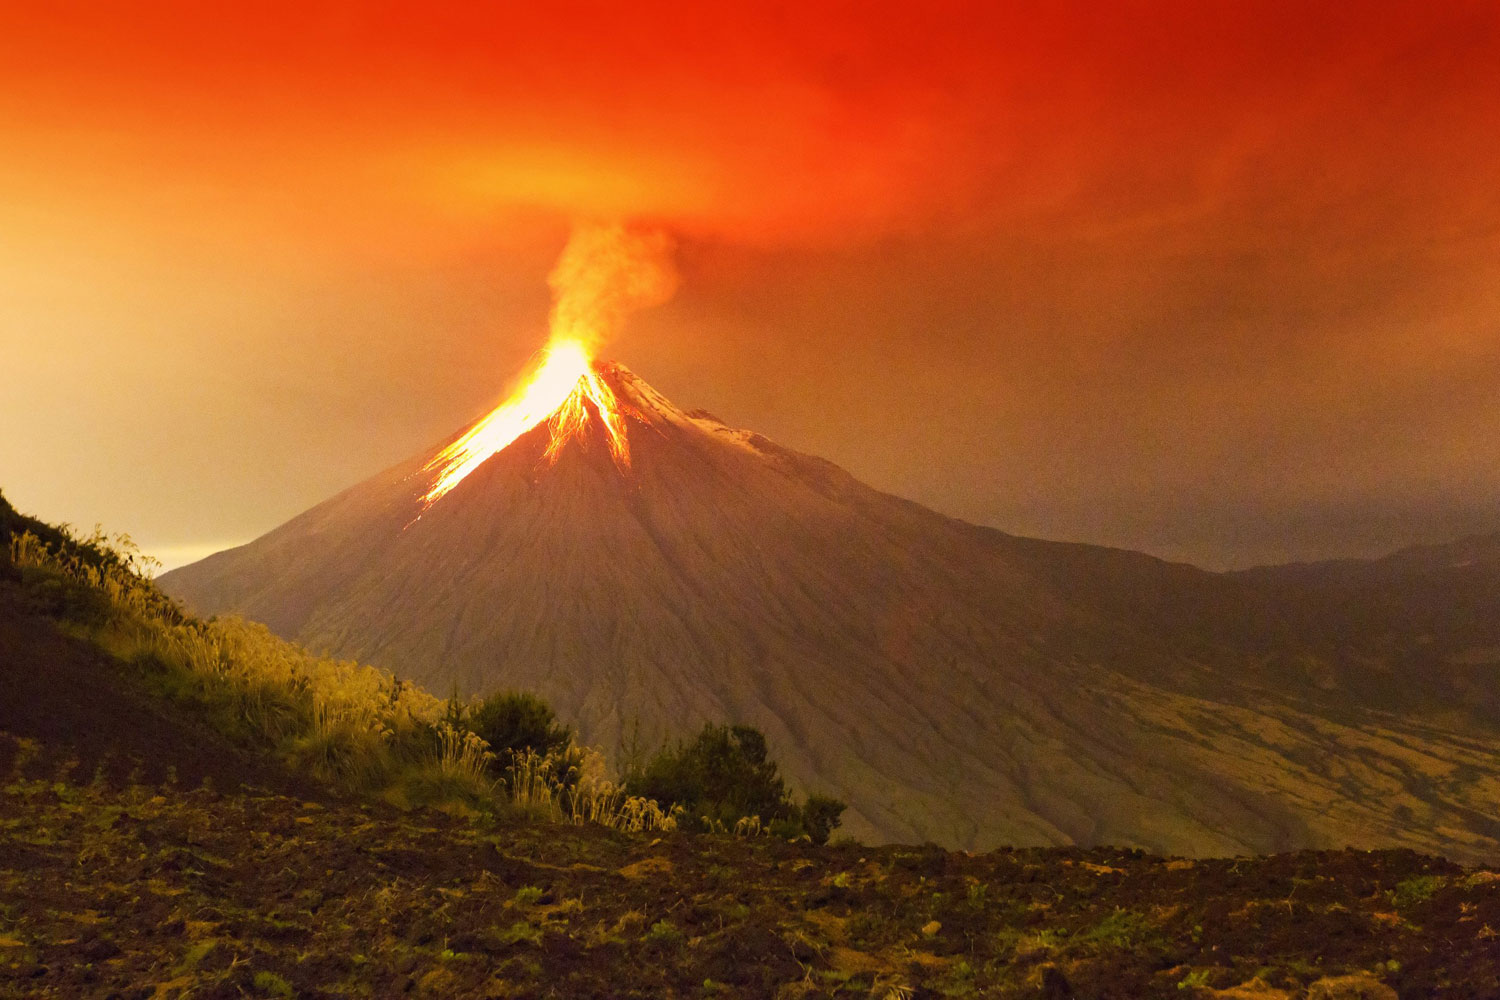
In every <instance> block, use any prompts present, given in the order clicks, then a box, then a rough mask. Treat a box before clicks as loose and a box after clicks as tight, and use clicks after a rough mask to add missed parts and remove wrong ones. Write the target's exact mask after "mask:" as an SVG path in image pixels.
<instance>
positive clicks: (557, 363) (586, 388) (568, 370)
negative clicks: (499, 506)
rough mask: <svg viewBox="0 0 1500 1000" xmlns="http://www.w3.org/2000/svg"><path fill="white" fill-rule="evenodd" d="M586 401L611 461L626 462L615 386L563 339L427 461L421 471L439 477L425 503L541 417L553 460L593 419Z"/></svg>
mask: <svg viewBox="0 0 1500 1000" xmlns="http://www.w3.org/2000/svg"><path fill="white" fill-rule="evenodd" d="M589 404H592V405H593V410H594V413H595V414H597V415H598V417H599V420H600V421H601V422H602V423H603V425H604V431H605V434H606V436H607V437H608V439H609V451H610V454H611V455H613V456H614V460H615V463H616V464H617V465H619V466H620V467H621V468H629V466H630V441H629V439H628V438H627V437H626V435H625V417H624V415H623V414H622V413H621V412H620V407H619V403H618V401H617V400H616V398H615V394H614V391H613V390H612V389H610V387H609V386H608V385H606V384H605V383H604V380H603V379H601V378H600V377H599V373H598V372H596V371H594V366H593V363H592V362H591V360H590V358H589V353H588V351H587V350H586V349H585V348H584V346H583V344H582V343H580V342H579V341H576V340H563V341H559V342H555V343H552V344H549V345H548V346H547V349H546V351H545V353H544V355H543V360H542V363H541V365H540V366H539V367H538V368H537V370H536V373H535V374H534V375H532V377H531V378H530V380H528V381H527V383H526V384H525V385H523V386H522V387H521V388H520V389H519V390H517V391H516V393H515V395H513V396H511V398H510V399H508V400H506V401H505V402H504V403H502V404H500V406H498V407H496V408H495V409H494V410H493V411H492V412H491V413H490V414H489V416H487V417H485V418H484V419H483V420H481V421H479V423H477V424H475V425H474V426H473V427H471V428H470V429H469V430H468V431H467V432H465V433H464V435H463V436H462V437H460V438H459V439H458V440H457V441H455V442H453V443H452V444H450V445H449V446H448V447H446V448H444V449H443V450H442V451H440V452H439V453H438V454H437V457H436V458H434V459H433V460H432V461H431V462H429V463H428V465H427V467H426V470H424V471H429V472H432V471H435V472H437V478H436V479H435V480H434V481H433V484H432V488H431V489H429V490H428V491H427V492H426V493H425V494H424V495H423V497H422V502H423V504H424V505H425V506H428V507H430V506H432V505H433V504H435V503H437V502H438V501H439V500H441V499H442V498H443V496H444V495H445V494H446V493H447V492H448V491H449V490H451V489H453V487H455V486H457V485H458V484H459V483H461V482H463V480H464V478H465V477H467V476H468V475H469V474H470V473H471V472H473V471H474V470H475V469H477V468H479V466H481V465H483V464H484V462H485V460H486V459H488V458H489V457H490V456H491V455H493V454H495V453H496V452H498V451H502V450H504V449H505V448H506V447H507V446H508V445H509V444H510V443H511V442H512V441H514V440H515V439H516V438H518V437H520V436H521V435H522V434H525V433H526V432H527V431H529V430H531V429H532V428H533V427H535V426H536V425H537V424H540V423H542V422H543V421H547V423H548V424H549V425H550V426H551V429H552V441H551V443H550V444H548V445H547V458H548V459H550V460H551V461H554V462H555V461H557V458H558V456H559V455H561V454H562V450H563V447H564V446H565V445H566V444H567V443H568V441H569V440H571V439H572V438H574V437H579V436H582V434H583V433H584V431H585V430H587V428H588V424H589V421H590V420H591V419H593V414H591V413H590V412H589Z"/></svg>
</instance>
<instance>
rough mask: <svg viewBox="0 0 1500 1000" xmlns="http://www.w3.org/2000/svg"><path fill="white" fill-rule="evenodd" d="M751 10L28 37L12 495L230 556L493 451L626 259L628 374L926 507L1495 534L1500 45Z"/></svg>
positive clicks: (1136, 542) (1202, 527) (17, 247)
mask: <svg viewBox="0 0 1500 1000" xmlns="http://www.w3.org/2000/svg"><path fill="white" fill-rule="evenodd" d="M724 6H725V5H688V4H663V3H650V2H647V3H632V4H617V3H616V4H586V3H570V4H536V3H533V4H500V3H488V4H472V5H446V6H445V9H444V10H443V11H440V12H434V11H431V10H424V9H422V8H421V7H419V6H417V5H414V4H413V5H400V4H360V5H352V4H351V5H328V4H321V5H320V4H309V3H297V4H290V3H287V4H283V3H262V4H257V5H242V6H241V7H239V8H236V9H233V10H222V9H217V8H218V5H206V4H202V3H193V4H185V3H184V4H159V3H150V2H145V3H131V4H124V3H120V4H110V3H88V4H76V5H69V4H47V5H30V7H29V9H25V10H15V11H9V10H8V11H7V12H5V13H4V14H3V15H0V324H3V325H0V356H3V357H5V358H6V359H7V362H8V364H7V369H8V370H9V371H10V372H12V373H18V374H12V377H11V378H10V379H7V382H8V383H9V385H8V386H7V390H6V392H4V393H3V394H0V426H3V427H4V428H5V430H6V433H5V434H4V435H3V439H4V440H3V441H0V489H4V490H6V491H7V495H9V496H11V497H12V498H13V499H14V500H15V501H16V502H17V503H19V504H20V505H21V506H23V507H25V508H29V509H30V510H32V511H33V512H35V513H37V514H40V515H43V516H48V517H53V518H67V519H71V520H74V521H79V522H83V523H92V522H93V521H96V520H97V521H104V522H105V523H106V524H107V525H109V526H112V527H118V528H121V529H127V530H130V531H132V532H133V533H135V534H136V535H137V537H138V538H140V539H142V540H144V541H146V542H147V544H148V545H152V546H159V547H167V546H179V545H212V544H216V543H223V542H228V541H236V540H243V539H245V538H248V537H250V536H252V535H254V534H257V533H259V532H260V531H262V530H265V529H267V528H269V527H271V526H273V525H274V524H276V523H278V522H280V521H281V520H284V519H285V518H286V517H288V516H290V515H291V514H294V513H296V512H297V511H298V510H300V509H302V508H304V507H306V506H308V505H310V504H311V503H313V502H316V501H317V500H319V499H322V498H323V497H324V496H326V495H328V494H329V493H331V492H333V491H335V490H336V489H338V488H341V487H342V486H345V485H348V484H349V483H351V482H353V481H356V480H358V479H360V478H362V477H363V476H364V475H366V474H369V473H371V472H373V471H376V470H377V469H379V468H381V467H383V466H385V465H387V464H390V463H391V462H394V461H395V460H398V459H400V458H403V457H405V456H406V455H407V454H409V453H411V452H413V451H415V450H417V449H419V448H422V447H425V446H427V445H429V444H431V443H432V442H433V441H435V440H436V439H438V438H440V437H442V436H443V435H444V434H446V433H447V432H449V431H451V430H452V429H453V428H455V427H456V426H458V425H460V424H462V423H464V422H465V421H467V420H468V419H469V418H471V417H472V416H474V415H476V414H477V413H478V412H479V411H481V410H483V409H485V408H486V407H487V406H488V405H490V404H491V403H492V402H493V401H494V400H495V398H496V396H497V395H498V394H499V392H500V390H501V389H502V387H503V385H504V383H505V382H506V380H507V379H508V378H509V377H510V376H511V375H512V374H513V373H514V371H515V370H516V369H517V368H519V367H520V366H521V364H522V363H523V362H524V360H525V358H526V356H527V355H528V354H529V353H530V352H531V351H532V350H533V349H534V348H535V347H536V346H538V344H539V343H540V342H541V340H542V338H543V336H544V335H543V332H542V331H543V328H544V324H545V316H546V306H547V286H546V281H545V277H546V274H547V271H548V269H549V267H550V265H551V262H552V259H553V258H554V257H555V255H556V253H557V251H558V250H559V249H560V247H561V245H562V242H563V240H564V238H565V234H566V230H567V226H568V224H569V222H570V220H572V219H576V218H624V219H629V220H633V221H636V222H638V223H644V224H651V225H655V226H659V227H661V228H664V229H666V230H668V231H669V232H671V233H672V234H673V235H674V236H675V237H676V238H677V240H678V242H679V245H680V253H679V266H680V269H681V271H682V278H683V281H682V286H681V290H680V292H679V293H678V296H677V298H676V299H675V300H673V301H672V302H671V303H669V304H668V305H666V306H663V307H661V308H658V309H656V310H653V311H651V312H649V313H642V314H641V315H640V316H638V317H637V318H636V320H635V322H634V324H633V325H632V327H631V328H630V330H629V331H628V332H627V333H626V334H625V335H624V336H622V337H621V338H620V339H619V340H618V341H617V343H616V344H614V345H612V347H611V348H610V349H608V350H607V352H606V353H608V354H611V355H613V356H616V357H618V358H620V360H622V361H624V362H625V363H627V364H629V365H631V366H632V367H633V368H635V369H636V370H637V371H638V372H640V373H641V374H642V375H643V376H644V377H646V378H647V379H648V380H650V381H652V382H653V383H655V384H657V385H658V387H659V388H661V389H662V390H663V391H665V392H666V393H667V394H668V395H669V396H671V397H673V398H674V399H675V400H676V401H677V402H679V403H680V404H683V405H685V406H699V405H701V406H706V407H707V408H709V409H711V410H713V411H715V412H716V413H718V414H719V415H720V416H721V417H723V418H725V419H726V420H729V421H731V422H734V423H739V424H743V425H746V426H752V427H755V428H756V429H758V430H761V431H762V432H764V433H766V434H768V435H769V436H771V437H773V438H776V439H778V440H780V441H782V442H783V443H785V444H788V445H790V446H793V447H797V448H801V449H804V450H808V451H813V452H816V453H819V454H822V455H824V456H826V457H828V458H831V459H833V460H834V461H837V462H839V463H840V464H843V465H845V466H846V467H848V468H849V469H850V470H851V471H853V472H855V473H856V474H857V475H860V476H861V477H862V478H865V479H866V480H868V481H870V482H872V483H873V484H875V485H877V486H881V487H883V488H887V489H890V490H892V491H894V492H898V493H902V494H903V495H907V496H911V497H912V498H914V499H917V500H920V501H922V502H925V503H928V504H929V505H931V506H934V507H936V508H937V509H939V510H943V511H945V512H948V513H953V514H956V515H959V516H963V517H966V518H969V519H972V520H976V521H981V522H985V523H990V524H995V525H997V526H1000V527H1003V528H1006V529H1008V530H1013V531H1018V532H1022V533H1028V534H1039V535H1044V536H1048V537H1061V538H1077V539H1083V540H1090V541H1099V542H1105V543H1109V544H1117V545H1126V546H1130V547H1135V548H1142V549H1146V550H1147V551H1152V552H1156V553H1158V554H1162V555H1166V556H1170V557H1174V558H1186V559H1190V560H1193V561H1197V562H1200V563H1204V564H1208V565H1215V566H1219V565H1241V564H1246V563H1250V562H1255V561H1261V560H1266V559H1280V558H1293V557H1312V556H1322V555H1332V554H1345V553H1359V552H1376V551H1380V550H1383V549H1386V548H1389V547H1393V546H1396V545H1400V544H1404V543H1407V542H1410V541H1416V540H1424V539H1437V538H1442V537H1446V536H1448V535H1451V534H1455V533H1459V532H1462V531H1469V530H1481V529H1484V530H1495V529H1500V500H1497V496H1500V494H1497V486H1500V434H1497V433H1496V431H1495V428H1496V427H1497V426H1500V393H1497V391H1496V390H1497V389H1500V292H1497V291H1496V290H1497V289H1500V280H1497V279H1500V273H1497V272H1500V253H1497V251H1500V199H1497V196H1496V193H1495V192H1496V189H1497V183H1496V180H1497V178H1500V139H1497V136H1500V128H1497V125H1500V33H1497V29H1500V14H1497V13H1496V8H1495V7H1494V5H1493V4H1489V3H1474V4H1463V3H1443V2H1428V3H1408V4H1392V3H1363V4H1357V5H1313V4H1306V3H1298V4H1293V3H1265V2H1237V3H1227V2H1226V3H1205V2H1201V0H1199V2H1194V3H1175V2H1140V3H1118V4H1100V3H1097V2H1093V3H1076V4H1066V3H1045V4H1040V3H1039V4H1015V5H1004V6H1003V7H1002V6H1000V5H995V4H987V3H936V4H934V3H924V4H920V5H918V4H909V5H901V6H895V5H890V6H885V7H882V6H880V5H877V4H870V3H864V4H854V3H849V4H814V3H801V4H789V5H773V4H759V5H742V6H741V7H740V8H739V9H738V10H736V11H734V12H729V13H726V12H725V11H724V10H723V9H721V8H723V7H724ZM1101 8H1106V9H1101ZM1323 8H1327V9H1323Z"/></svg>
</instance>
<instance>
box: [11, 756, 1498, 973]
mask: <svg viewBox="0 0 1500 1000" xmlns="http://www.w3.org/2000/svg"><path fill="white" fill-rule="evenodd" d="M122 738H123V737H122ZM174 738H175V737H174ZM0 745H4V747H5V748H6V751H5V755H6V756H7V757H9V758H10V759H11V760H12V764H11V766H10V774H9V776H8V777H5V779H4V780H5V782H6V784H5V786H4V789H3V793H0V996H3V997H18V998H19V997H28V998H29V997H141V998H145V997H155V998H163V1000H175V998H186V997H190V996H191V997H195V998H213V997H240V996H300V997H314V998H316V997H347V996H363V997H381V998H383V997H397V996H430V997H485V996H493V997H536V998H542V997H767V998H770V997H786V998H793V997H832V996H848V997H866V996H876V997H886V996H907V997H937V996H956V997H964V996H975V997H978V996H985V997H1043V996H1051V997H1066V996H1077V997H1082V998H1109V997H1118V998H1124V997H1176V998H1184V997H1185V998H1192V997H1207V996H1216V995H1220V996H1225V997H1241V998H1259V1000H1274V998H1277V997H1294V996H1298V997H1300V996H1307V995H1310V996H1314V997H1318V996H1321V997H1367V998H1382V997H1386V998H1388V997H1390V996H1392V995H1399V996H1401V997H1409V998H1418V997H1420V998H1427V997H1464V998H1472V997H1486V996H1500V978H1497V970H1500V932H1497V928H1500V875H1495V874H1492V873H1490V872H1484V871H1468V870H1465V869H1462V868H1459V867H1458V866H1456V865H1453V864H1450V863H1448V862H1445V861H1441V860H1437V859H1433V858H1428V857H1423V856H1420V855H1416V854H1412V853H1409V852H1378V853H1363V852H1353V851H1344V852H1328V853H1301V854H1289V855H1279V856H1274V857H1265V858H1254V859H1238V860H1234V859H1230V860H1216V861H1188V860H1170V859H1163V858H1154V857H1148V856H1145V855H1143V854H1141V853H1139V852H1130V851H1117V850H1109V849H1093V850H1082V849H1031V850H1017V851H998V852H994V853H991V854H986V855H982V856H968V855H964V854H949V853H946V852H944V851H941V850H939V849H936V848H909V847H883V848H866V847H860V846H857V845H839V846H831V847H824V848H817V847H812V846H809V845H791V844H785V843H780V842H776V841H772V840H768V839H764V838H758V839H753V840H739V839H734V838H730V837H710V836H693V835H687V834H674V835H670V836H666V837H647V836H633V835H624V834H616V833H612V832H609V831H607V830H603V829H601V828H597V827H571V826H551V825H541V824H531V823H526V822H519V821H516V822H510V823H498V822H496V821H493V820H486V821H484V822H477V821H473V822H471V821H468V820H464V819H461V818H454V817H450V816H447V815H444V814H438V813H408V814H401V813H396V812H394V811H391V810H387V809H383V808H381V807H378V806H373V805H357V804H352V803H338V802H326V803H322V804H319V803H314V802H308V801H306V800H304V799H301V798H298V797H292V796H285V795H274V794H269V793H264V792H244V793H240V794H233V795H226V794H224V793H223V792H222V791H213V790H208V789H203V788H189V787H187V785H186V784H185V783H179V784H176V785H169V786H166V787H150V786H146V785H125V786H117V785H115V784H114V783H111V782H109V781H103V780H101V781H97V782H87V783H86V782H84V781H82V780H79V779H77V778H76V777H75V776H77V775H78V774H80V773H81V771H80V769H79V768H77V767H76V766H70V765H71V763H72V762H71V759H70V757H69V755H68V754H67V753H66V752H62V753H58V752H54V751H53V750H52V749H51V748H50V747H49V746H48V745H46V744H36V743H23V742H21V741H18V740H17V739H16V738H14V737H11V736H0ZM121 745H123V744H121ZM179 776H180V774H179ZM898 988H899V989H898ZM1309 988H1311V990H1310V992H1309ZM1221 991H1222V992H1221ZM1392 991H1394V993H1393V992H1392Z"/></svg>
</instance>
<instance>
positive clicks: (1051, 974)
mask: <svg viewBox="0 0 1500 1000" xmlns="http://www.w3.org/2000/svg"><path fill="white" fill-rule="evenodd" d="M1077 996H1078V995H1077V994H1076V993H1074V992H1073V984H1072V983H1070V982H1068V977H1067V976H1065V975H1063V974H1062V970H1061V969H1059V968H1058V967H1057V966H1055V965H1049V966H1047V967H1046V968H1045V969H1043V970H1042V1000H1077Z"/></svg>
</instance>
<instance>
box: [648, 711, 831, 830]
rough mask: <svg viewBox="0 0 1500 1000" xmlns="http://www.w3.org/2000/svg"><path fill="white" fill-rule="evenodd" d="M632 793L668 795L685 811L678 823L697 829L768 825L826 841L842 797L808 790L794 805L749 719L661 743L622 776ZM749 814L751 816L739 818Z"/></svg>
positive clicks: (666, 798) (663, 797) (667, 798)
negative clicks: (690, 738)
mask: <svg viewBox="0 0 1500 1000" xmlns="http://www.w3.org/2000/svg"><path fill="white" fill-rule="evenodd" d="M625 787H626V789H627V790H628V791H629V792H630V794H632V795H639V796H643V797H645V798H648V799H653V800H655V801H657V802H671V803H675V804H676V805H678V806H681V807H682V809H683V811H684V817H683V824H682V825H683V826H684V827H686V828H689V829H698V830H709V829H712V830H729V829H735V828H736V827H738V828H740V829H745V828H746V827H747V826H750V827H753V828H754V829H764V830H768V831H770V832H772V833H774V834H776V835H778V836H784V837H787V838H789V839H790V838H795V837H798V836H802V835H804V834H805V835H806V836H807V837H809V838H810V839H812V840H813V841H815V842H816V843H820V844H821V843H826V842H827V840H828V835H829V833H831V832H832V831H833V830H834V828H836V827H837V826H838V824H839V814H840V813H842V812H843V811H844V804H843V803H842V802H839V801H837V800H836V799H831V798H828V797H827V796H821V795H817V796H812V797H810V798H809V799H808V801H807V803H806V804H805V805H804V806H801V807H799V806H797V805H796V804H795V803H794V802H793V801H792V798H791V794H790V793H789V792H788V791H787V787H786V782H785V781H784V780H782V778H781V775H780V774H779V773H778V769H777V766H776V762H775V761H773V760H771V759H770V757H769V755H768V752H767V747H766V738H765V736H764V735H762V734H761V732H760V730H758V729H755V728H754V727H752V726H741V725H733V726H720V725H714V724H712V723H710V724H708V725H706V726H704V727H703V730H702V731H701V732H700V733H699V734H698V735H697V737H695V738H694V739H693V741H692V742H690V743H683V742H679V743H677V744H676V745H675V746H666V747H663V748H662V749H661V750H660V751H658V752H657V753H656V755H655V756H654V757H652V758H651V759H650V760H649V761H647V762H646V763H645V765H644V766H642V767H640V768H639V769H638V770H636V771H635V772H633V773H631V774H629V775H627V776H626V779H625ZM752 818H753V819H754V820H755V822H754V823H753V824H745V823H742V822H741V821H742V820H749V819H752Z"/></svg>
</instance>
